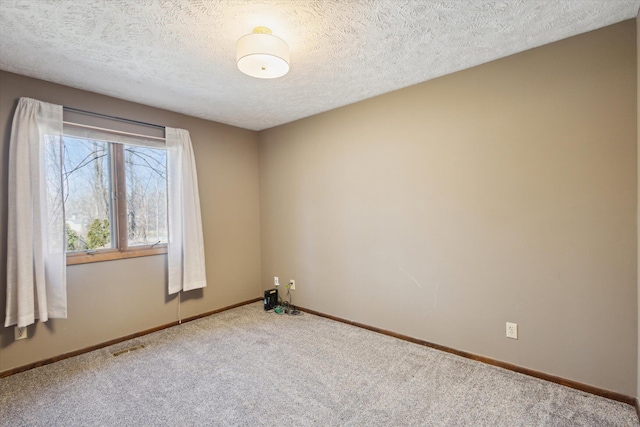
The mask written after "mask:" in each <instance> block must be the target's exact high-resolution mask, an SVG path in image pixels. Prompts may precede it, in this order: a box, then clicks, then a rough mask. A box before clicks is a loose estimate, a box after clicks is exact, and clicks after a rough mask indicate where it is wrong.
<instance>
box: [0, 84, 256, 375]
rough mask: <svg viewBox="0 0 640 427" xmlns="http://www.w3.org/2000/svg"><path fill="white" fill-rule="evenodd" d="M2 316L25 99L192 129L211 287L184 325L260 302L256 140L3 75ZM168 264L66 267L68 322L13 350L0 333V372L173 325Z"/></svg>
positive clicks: (143, 261)
mask: <svg viewBox="0 0 640 427" xmlns="http://www.w3.org/2000/svg"><path fill="white" fill-rule="evenodd" d="M0 94H2V95H1V97H0V135H1V136H2V139H1V140H0V141H1V142H0V143H1V150H0V159H1V160H0V179H1V182H2V186H1V187H0V188H1V190H0V191H1V193H0V195H1V197H0V224H1V225H0V241H1V242H2V245H0V277H2V279H1V284H0V317H1V318H2V323H4V316H5V299H6V298H5V286H6V281H5V278H6V242H7V230H6V224H7V161H8V154H9V133H10V127H11V120H12V117H13V112H14V110H15V106H16V103H17V99H18V98H19V97H22V96H27V97H32V98H36V99H40V100H42V101H47V102H52V103H56V104H62V105H65V106H70V107H75V108H80V109H84V110H89V111H93V112H97V113H103V114H109V115H114V116H119V117H126V118H130V119H135V120H140V121H146V122H150V123H157V124H161V125H165V126H171V127H178V128H183V129H187V130H189V132H190V134H191V139H192V142H193V149H194V152H195V155H196V167H197V170H198V180H199V187H200V202H201V206H202V218H203V229H204V234H205V255H206V258H207V281H208V287H207V288H206V289H204V290H203V291H192V292H188V293H185V294H184V295H183V296H182V307H181V314H182V317H183V318H184V317H189V316H194V315H197V314H200V313H205V312H208V311H211V310H215V309H217V308H221V307H225V306H228V305H231V304H235V303H238V302H242V301H246V300H249V299H252V298H256V297H258V296H260V289H261V285H260V242H259V239H260V231H259V226H260V223H259V206H258V202H259V195H258V191H259V186H258V141H257V134H256V133H255V132H252V131H248V130H243V129H239V128H234V127H231V126H226V125H222V124H218V123H213V122H210V121H206V120H200V119H196V118H193V117H188V116H184V115H180V114H176V113H171V112H168V111H165V110H160V109H156V108H151V107H147V106H143V105H139V104H134V103H130V102H125V101H121V100H118V99H114V98H109V97H106V96H101V95H97V94H95V93H90V92H85V91H81V90H76V89H72V88H69V87H65V86H60V85H55V84H52V83H47V82H44V81H41V80H35V79H30V78H27V77H23V76H18V75H16V74H11V73H6V72H0ZM165 263H166V257H165V256H164V255H160V256H152V257H145V258H138V259H128V260H118V261H110V262H102V263H95V264H85V265H80V266H70V267H68V268H67V272H68V299H69V318H68V319H67V320H51V321H49V322H47V323H45V324H37V326H35V327H34V326H31V327H29V330H28V333H29V335H30V336H31V335H33V338H30V339H27V340H22V341H17V342H14V340H13V328H1V329H0V330H1V333H2V335H1V336H0V371H5V370H7V369H11V368H14V367H17V366H22V365H25V364H28V363H31V362H35V361H39V360H42V359H45V358H48V357H52V356H56V355H59V354H63V353H66V352H70V351H73V350H76V349H81V348H86V347H88V346H90V345H94V344H98V343H101V342H104V341H107V340H110V339H114V338H118V337H122V336H125V335H128V334H132V333H135V332H139V331H143V330H145V329H149V328H153V327H155V326H159V325H164V324H167V323H170V322H173V321H175V320H177V315H178V301H177V299H176V298H175V297H168V296H167V291H166V278H165V273H164V271H165Z"/></svg>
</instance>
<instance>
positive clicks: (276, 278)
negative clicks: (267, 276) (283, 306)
mask: <svg viewBox="0 0 640 427" xmlns="http://www.w3.org/2000/svg"><path fill="white" fill-rule="evenodd" d="M273 286H280V280H279V279H278V276H273Z"/></svg>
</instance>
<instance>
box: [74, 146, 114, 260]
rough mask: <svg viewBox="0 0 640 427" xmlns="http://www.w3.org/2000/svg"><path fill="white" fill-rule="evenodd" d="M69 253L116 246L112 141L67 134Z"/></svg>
mask: <svg viewBox="0 0 640 427" xmlns="http://www.w3.org/2000/svg"><path fill="white" fill-rule="evenodd" d="M63 142H64V172H63V185H64V207H65V222H66V223H65V228H66V230H67V252H75V251H86V250H94V249H103V248H112V247H113V244H112V241H113V239H111V234H112V233H111V224H112V222H113V221H112V218H113V209H112V203H111V193H112V189H111V181H112V180H111V157H112V156H111V154H110V144H109V143H108V142H103V141H93V140H86V139H78V138H71V137H66V136H65V137H64V139H63Z"/></svg>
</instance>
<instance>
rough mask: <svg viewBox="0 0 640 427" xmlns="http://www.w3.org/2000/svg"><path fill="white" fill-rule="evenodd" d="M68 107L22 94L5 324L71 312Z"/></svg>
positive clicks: (13, 157)
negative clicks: (65, 147)
mask: <svg viewBox="0 0 640 427" xmlns="http://www.w3.org/2000/svg"><path fill="white" fill-rule="evenodd" d="M62 155H63V153H62V106H60V105H53V104H48V103H46V102H40V101H37V100H35V99H30V98H21V99H20V101H19V102H18V107H17V109H16V113H15V115H14V117H13V125H12V127H11V140H10V147H9V221H8V238H7V311H6V318H5V324H4V325H5V327H7V326H12V325H17V326H19V327H24V326H27V325H30V324H32V323H34V321H35V319H39V320H40V321H42V322H46V321H47V320H48V319H49V318H66V317H67V290H66V247H65V245H66V239H65V235H64V205H63V191H62V182H63V181H62V166H63V157H62Z"/></svg>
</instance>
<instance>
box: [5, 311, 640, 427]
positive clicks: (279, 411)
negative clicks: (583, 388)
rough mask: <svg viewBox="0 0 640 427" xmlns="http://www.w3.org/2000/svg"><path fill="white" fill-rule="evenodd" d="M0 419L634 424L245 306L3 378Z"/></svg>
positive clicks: (465, 368)
mask: <svg viewBox="0 0 640 427" xmlns="http://www.w3.org/2000/svg"><path fill="white" fill-rule="evenodd" d="M141 343H142V344H144V345H145V347H144V348H141V349H138V350H135V351H132V352H130V353H125V354H123V355H120V356H117V357H115V356H113V355H112V353H113V352H116V351H118V350H122V349H126V348H128V347H131V346H134V345H138V344H141ZM0 425H3V426H123V425H124V426H199V425H202V426H208V425H212V426H227V425H233V426H261V425H264V426H285V425H289V426H306V425H317V426H327V425H328V426H343V425H347V426H414V425H415V426H638V425H640V424H639V423H638V418H637V416H636V414H635V410H634V408H633V407H631V406H629V405H626V404H623V403H619V402H615V401H611V400H608V399H604V398H601V397H598V396H593V395H590V394H587V393H583V392H580V391H576V390H573V389H570V388H566V387H562V386H560V385H557V384H553V383H548V382H545V381H542V380H538V379H535V378H531V377H527V376H524V375H521V374H517V373H514V372H511V371H506V370H503V369H500V368H497V367H493V366H489V365H485V364H482V363H479V362H474V361H471V360H467V359H464V358H461V357H458V356H454V355H451V354H448V353H443V352H440V351H437V350H433V349H430V348H427V347H423V346H419V345H416V344H412V343H408V342H404V341H400V340H397V339H395V338H391V337H388V336H384V335H379V334H376V333H373V332H370V331H367V330H363V329H359V328H356V327H353V326H349V325H345V324H342V323H338V322H333V321H330V320H327V319H324V318H320V317H316V316H313V315H309V314H304V315H302V316H285V315H276V314H274V313H273V312H269V313H265V312H264V311H263V310H262V307H261V303H255V304H250V305H246V306H243V307H239V308H236V309H233V310H229V311H227V312H224V313H220V314H217V315H213V316H210V317H207V318H204V319H200V320H197V321H194V322H189V323H185V324H183V325H181V326H178V327H174V328H170V329H166V330H163V331H160V332H156V333H154V334H150V335H147V336H144V337H142V338H140V339H136V340H133V341H130V342H126V343H121V344H118V345H116V346H112V347H109V348H105V349H101V350H97V351H94V352H92V353H87V354H84V355H81V356H78V357H75V358H72V359H67V360H64V361H61V362H58V363H55V364H51V365H47V366H44V367H41V368H37V369H33V370H31V371H27V372H24V373H21V374H17V375H13V376H11V377H8V378H4V379H2V380H0Z"/></svg>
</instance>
